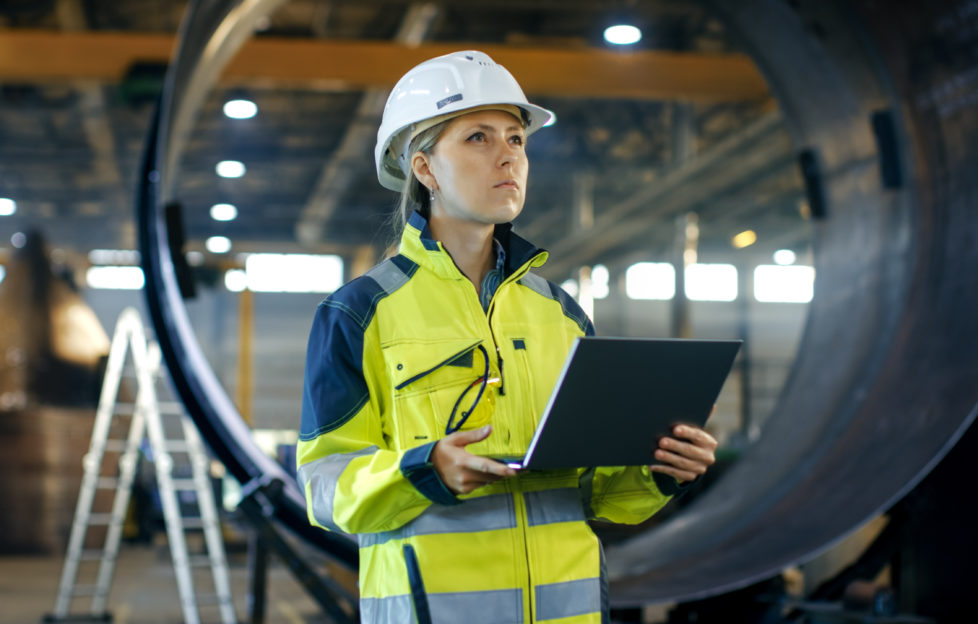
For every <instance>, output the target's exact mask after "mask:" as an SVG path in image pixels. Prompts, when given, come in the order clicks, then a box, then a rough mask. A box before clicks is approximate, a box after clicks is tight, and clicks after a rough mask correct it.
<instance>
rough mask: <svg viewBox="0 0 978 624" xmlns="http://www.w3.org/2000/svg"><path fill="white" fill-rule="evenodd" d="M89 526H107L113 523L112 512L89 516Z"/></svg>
mask: <svg viewBox="0 0 978 624" xmlns="http://www.w3.org/2000/svg"><path fill="white" fill-rule="evenodd" d="M86 524H88V525H89V526H106V525H109V524H112V514H107V513H95V514H92V515H90V516H89V517H88V522H87V523H86Z"/></svg>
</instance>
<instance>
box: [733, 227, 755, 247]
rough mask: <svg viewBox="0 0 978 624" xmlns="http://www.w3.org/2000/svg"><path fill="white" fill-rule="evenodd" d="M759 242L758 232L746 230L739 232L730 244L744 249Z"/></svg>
mask: <svg viewBox="0 0 978 624" xmlns="http://www.w3.org/2000/svg"><path fill="white" fill-rule="evenodd" d="M756 242H757V232H755V231H754V230H744V231H743V232H741V233H740V234H737V235H736V236H734V237H733V238H732V239H731V240H730V244H732V245H733V246H734V248H736V249H743V248H744V247H750V246H751V245H753V244H754V243H756Z"/></svg>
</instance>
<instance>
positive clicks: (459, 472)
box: [431, 425, 516, 494]
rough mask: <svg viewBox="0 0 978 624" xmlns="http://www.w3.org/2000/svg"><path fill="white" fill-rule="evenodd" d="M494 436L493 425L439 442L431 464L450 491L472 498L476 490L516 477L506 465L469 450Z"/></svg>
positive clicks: (458, 432)
mask: <svg viewBox="0 0 978 624" xmlns="http://www.w3.org/2000/svg"><path fill="white" fill-rule="evenodd" d="M490 433H492V425H486V426H485V427H481V428H479V429H472V430H469V431H456V432H455V433H452V434H449V435H447V436H445V437H444V438H442V439H441V440H438V442H437V443H435V448H434V449H432V451H431V463H432V464H433V465H434V466H435V470H436V471H438V476H439V477H441V480H442V483H444V484H445V485H446V486H447V487H448V489H449V490H451V491H452V493H454V494H468V493H469V492H471V491H472V490H474V489H476V488H480V487H482V486H484V485H489V484H490V483H494V482H496V481H499V480H500V479H504V478H506V477H512V476H515V475H516V471H515V470H513V469H512V468H510V467H509V466H507V465H506V464H504V463H502V462H498V461H496V460H494V459H489V458H488V457H482V456H481V455H473V454H472V453H469V452H468V451H466V450H465V447H466V446H468V445H469V444H475V443H476V442H481V441H482V440H485V439H486V438H488V437H489V434H490Z"/></svg>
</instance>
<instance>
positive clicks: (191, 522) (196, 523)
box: [183, 518, 204, 529]
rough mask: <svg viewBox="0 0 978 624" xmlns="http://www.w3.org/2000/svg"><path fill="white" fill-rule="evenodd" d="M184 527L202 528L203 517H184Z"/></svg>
mask: <svg viewBox="0 0 978 624" xmlns="http://www.w3.org/2000/svg"><path fill="white" fill-rule="evenodd" d="M183 528H184V529H202V528H204V519H203V518H184V519H183Z"/></svg>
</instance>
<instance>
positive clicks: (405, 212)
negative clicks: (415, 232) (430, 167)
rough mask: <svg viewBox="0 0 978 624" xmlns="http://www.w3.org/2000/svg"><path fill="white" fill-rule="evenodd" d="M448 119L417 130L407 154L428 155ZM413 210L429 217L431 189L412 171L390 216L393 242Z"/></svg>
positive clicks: (397, 238)
mask: <svg viewBox="0 0 978 624" xmlns="http://www.w3.org/2000/svg"><path fill="white" fill-rule="evenodd" d="M449 121H451V120H450V119H446V120H444V121H442V122H441V123H438V124H435V125H434V126H431V127H430V128H426V129H425V130H423V131H422V132H419V133H418V135H417V136H415V137H414V138H413V139H411V143H410V145H409V146H408V154H412V155H413V154H414V153H415V152H421V153H422V154H426V155H428V156H430V155H431V153H432V152H433V151H434V149H435V145H436V144H437V143H438V139H440V138H441V135H442V132H444V131H445V128H446V127H447V126H448V122H449ZM415 210H417V211H418V212H419V213H421V216H422V217H424V218H425V219H430V218H431V190H429V189H428V187H427V186H425V185H424V184H421V181H420V180H418V178H417V177H416V176H415V175H414V172H413V171H412V172H411V173H410V174H408V176H407V178H406V179H405V180H404V186H402V187H401V198H400V201H398V202H397V209H396V210H395V212H394V214H393V218H392V221H393V224H394V244H397V242H398V241H400V239H401V234H402V233H403V232H404V226H406V225H407V222H408V219H409V218H411V213H412V212H414V211H415Z"/></svg>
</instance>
